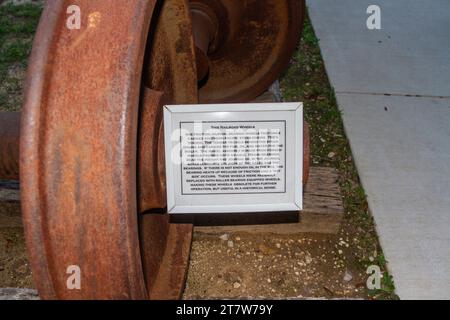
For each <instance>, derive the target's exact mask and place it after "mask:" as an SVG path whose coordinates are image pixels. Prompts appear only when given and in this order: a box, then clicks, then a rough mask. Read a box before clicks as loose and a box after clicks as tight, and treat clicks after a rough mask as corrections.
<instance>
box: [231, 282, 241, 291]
mask: <svg viewBox="0 0 450 320" xmlns="http://www.w3.org/2000/svg"><path fill="white" fill-rule="evenodd" d="M240 287H241V284H240V283H239V282H235V283H233V288H235V289H239V288H240Z"/></svg>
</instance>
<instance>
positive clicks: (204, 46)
mask: <svg viewBox="0 0 450 320" xmlns="http://www.w3.org/2000/svg"><path fill="white" fill-rule="evenodd" d="M190 11H191V18H192V31H193V35H194V43H195V55H196V63H197V81H198V82H200V81H202V80H203V79H204V78H205V77H206V76H207V75H208V73H209V66H210V62H209V58H208V54H209V53H211V52H214V51H215V49H216V47H217V46H218V42H217V40H218V38H219V36H218V33H219V20H218V18H217V16H216V14H215V13H214V11H213V10H212V9H211V8H210V7H209V6H207V5H205V4H203V3H199V2H191V3H190Z"/></svg>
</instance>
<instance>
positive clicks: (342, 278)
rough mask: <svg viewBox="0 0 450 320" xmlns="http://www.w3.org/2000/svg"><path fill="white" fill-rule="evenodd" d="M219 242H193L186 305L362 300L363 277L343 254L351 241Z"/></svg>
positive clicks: (248, 238)
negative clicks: (271, 300) (243, 300)
mask: <svg viewBox="0 0 450 320" xmlns="http://www.w3.org/2000/svg"><path fill="white" fill-rule="evenodd" d="M221 237H222V239H221ZM221 237H219V236H208V235H199V234H197V235H196V236H195V238H194V242H193V246H192V253H191V264H190V269H189V276H188V282H187V286H186V290H185V294H184V298H185V299H195V298H234V297H238V298H242V297H250V298H258V297H263V298H267V297H271V298H286V297H289V298H294V297H295V298H303V297H307V298H311V297H322V298H344V297H346V298H366V297H367V293H366V292H365V289H364V288H365V281H366V280H365V279H366V275H364V274H362V273H361V271H360V268H359V267H358V262H357V261H355V258H354V257H352V256H351V254H350V255H349V254H348V252H347V251H349V250H348V246H347V245H348V243H349V242H352V241H353V240H352V239H348V238H340V239H342V240H339V239H337V237H338V236H327V235H320V234H297V235H290V236H285V235H283V236H281V235H276V234H264V235H254V234H248V233H247V234H246V233H239V234H232V235H227V234H224V235H222V236H221ZM227 238H228V240H224V239H227ZM336 243H340V245H336ZM344 251H346V252H345V253H344Z"/></svg>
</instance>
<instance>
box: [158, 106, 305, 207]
mask: <svg viewBox="0 0 450 320" xmlns="http://www.w3.org/2000/svg"><path fill="white" fill-rule="evenodd" d="M302 108H303V105H302V104H301V103H263V104H220V105H176V106H165V107H164V135H165V148H166V183H167V207H168V211H169V213H227V212H267V211H298V210H301V209H302V175H303V174H302V166H303V165H302V164H303V158H302V157H303V109H302Z"/></svg>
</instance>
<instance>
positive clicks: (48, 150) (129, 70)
mask: <svg viewBox="0 0 450 320" xmlns="http://www.w3.org/2000/svg"><path fill="white" fill-rule="evenodd" d="M71 4H73V3H72V2H71V3H69V1H57V0H49V1H48V3H47V6H46V8H45V9H44V12H43V15H42V18H41V23H40V26H39V28H38V31H37V34H36V39H35V43H34V48H33V52H32V56H31V60H30V67H29V75H28V84H27V89H26V98H25V99H26V100H25V105H24V107H23V113H22V119H21V156H20V170H21V188H22V189H21V197H22V211H23V220H24V228H25V234H26V240H27V247H28V251H29V257H30V264H31V268H32V272H33V276H34V279H35V283H36V286H37V288H38V291H39V294H40V296H41V298H43V299H147V298H148V297H149V290H148V286H149V285H148V283H147V282H146V279H150V278H151V277H149V276H146V274H145V273H146V271H150V270H149V268H147V265H148V263H146V261H148V257H146V254H147V253H146V252H145V250H141V249H142V247H143V246H145V247H146V248H150V247H154V246H156V245H160V246H161V248H164V249H162V251H159V254H160V255H165V254H166V250H171V251H170V254H171V255H172V256H175V257H177V258H178V259H175V260H173V259H172V260H170V259H169V260H167V259H165V260H164V259H160V261H163V262H165V261H169V263H170V261H172V262H173V261H176V262H177V265H175V266H174V269H177V268H178V269H177V270H179V269H180V266H181V269H183V268H185V266H186V264H187V255H186V252H185V251H186V248H189V245H188V244H190V237H191V232H192V226H189V225H187V226H175V227H173V226H170V225H169V223H168V221H167V218H166V217H164V218H160V219H165V220H162V222H159V223H158V224H157V225H158V226H165V229H164V230H166V232H164V234H163V236H158V237H156V238H153V239H152V238H150V242H142V243H141V242H140V238H139V228H140V227H141V228H142V227H145V226H146V225H150V226H152V224H146V223H142V224H141V226H139V223H138V221H139V220H141V221H143V220H146V219H145V218H139V217H138V209H137V206H138V205H137V202H138V201H137V183H136V181H137V179H136V170H137V165H136V162H137V147H136V146H137V132H138V111H139V110H138V109H139V107H138V106H139V93H140V88H141V85H140V83H141V70H142V65H143V60H144V51H145V43H146V39H147V36H148V31H149V25H150V20H151V16H152V11H153V8H154V5H155V1H154V0H145V1H143V0H130V1H127V5H126V6H113V5H111V1H109V0H97V1H89V0H80V1H76V2H75V4H77V5H78V6H79V7H80V8H81V12H82V26H84V28H82V29H81V30H68V29H67V28H66V27H65V18H64V17H66V13H65V12H66V8H67V7H68V6H69V5H71ZM69 88H70V89H69ZM150 219H152V220H154V219H155V218H150ZM154 225H155V224H153V226H154ZM144 229H145V230H144V231H142V230H141V234H145V232H147V233H150V234H151V232H152V230H147V228H144ZM143 238H145V236H144V237H143ZM155 239H156V240H155ZM171 239H175V240H171ZM174 241H175V243H177V244H178V247H176V246H175V247H176V248H175V249H171V246H172V247H173V242H174ZM177 241H178V242H177ZM180 241H181V242H180ZM144 243H145V245H144ZM181 247H182V248H181ZM187 250H189V249H187ZM141 252H142V255H141ZM150 257H151V258H153V259H156V258H155V256H154V254H151V255H150ZM180 260H183V261H180ZM155 261H156V260H155ZM71 265H77V266H79V267H80V271H81V278H80V279H81V289H80V290H77V289H75V290H73V289H72V290H71V289H69V288H68V287H67V285H66V284H67V279H68V277H69V275H68V274H67V273H66V272H67V268H68V267H69V266H71ZM166 267H167V266H166ZM169 267H170V266H169ZM146 268H147V269H146ZM183 277H184V276H183V275H182V276H180V277H178V278H177V279H178V280H177V282H176V283H174V282H173V281H172V282H167V281H166V282H164V281H162V282H161V281H160V282H157V281H156V280H158V278H153V279H152V280H153V281H154V282H155V283H162V285H161V286H160V289H159V290H160V292H164V291H165V289H167V292H168V296H169V297H174V296H176V295H178V296H179V295H180V293H181V289H180V288H181V286H182V283H184V278H183ZM180 279H181V280H180ZM172 280H173V279H172ZM161 288H162V289H161ZM155 297H157V298H166V296H165V295H164V294H159V295H156V294H155Z"/></svg>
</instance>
